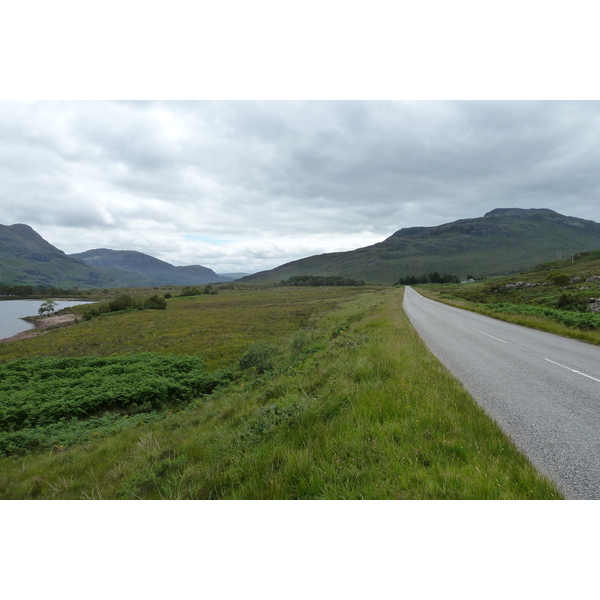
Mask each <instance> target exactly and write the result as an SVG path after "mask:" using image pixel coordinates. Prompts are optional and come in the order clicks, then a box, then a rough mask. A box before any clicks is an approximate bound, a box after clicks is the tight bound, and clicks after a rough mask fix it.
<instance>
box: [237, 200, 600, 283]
mask: <svg viewBox="0 0 600 600" xmlns="http://www.w3.org/2000/svg"><path fill="white" fill-rule="evenodd" d="M598 248H600V224H599V223H596V222H595V221H589V220H584V219H579V218H577V217H567V216H565V215H561V214H560V213H557V212H555V211H553V210H550V209H546V208H542V209H537V208H529V209H523V208H496V209H494V210H492V211H489V212H488V213H486V214H485V215H484V216H483V217H475V218H470V219H459V220H457V221H453V222H451V223H444V224H442V225H436V226H432V227H408V228H404V229H399V230H398V231H396V232H395V233H393V234H392V235H391V236H389V237H388V238H386V239H384V240H383V241H381V242H377V243H375V244H373V245H371V246H366V247H364V248H358V249H356V250H350V251H348V252H335V253H328V254H320V255H316V256H312V257H308V258H304V259H299V260H296V261H292V262H289V263H286V264H284V265H280V266H278V267H276V268H275V269H271V270H269V271H261V272H259V273H256V274H254V275H250V276H248V277H244V278H243V279H241V280H240V281H242V282H244V281H254V282H258V281H280V280H282V279H287V278H289V277H294V276H297V275H323V276H331V275H339V276H342V277H351V278H354V279H362V280H364V281H365V282H367V283H395V282H396V281H398V279H399V278H400V277H404V276H407V275H414V276H419V275H422V274H423V273H427V272H431V271H438V272H440V273H449V274H454V275H458V276H459V277H461V278H464V277H466V276H467V275H474V276H491V275H504V274H506V273H508V272H511V271H513V272H514V271H515V270H523V269H525V268H527V267H529V266H533V265H534V264H537V263H540V262H545V261H549V260H552V259H553V258H555V257H556V254H557V253H558V252H564V253H565V255H570V254H574V253H576V252H582V251H587V250H596V249H598Z"/></svg>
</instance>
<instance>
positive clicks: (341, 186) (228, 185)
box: [0, 101, 600, 270]
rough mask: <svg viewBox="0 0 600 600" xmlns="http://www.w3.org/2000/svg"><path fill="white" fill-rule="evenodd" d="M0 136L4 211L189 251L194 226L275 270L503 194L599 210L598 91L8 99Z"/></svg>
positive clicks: (507, 201)
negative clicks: (592, 97) (490, 98)
mask: <svg viewBox="0 0 600 600" xmlns="http://www.w3.org/2000/svg"><path fill="white" fill-rule="evenodd" d="M0 140H1V141H0V199H1V200H2V202H1V203H0V217H1V222H3V223H6V224H10V223H12V222H16V221H21V222H28V223H29V224H31V225H32V226H34V227H35V226H36V224H39V225H42V226H46V227H48V231H52V232H54V231H60V228H61V227H62V228H64V229H63V231H67V230H69V231H71V232H73V233H74V232H76V231H78V232H79V233H78V234H77V235H72V236H70V238H71V239H73V240H76V239H77V240H81V243H82V244H86V245H85V247H80V248H73V249H72V251H73V252H74V251H81V250H85V249H87V248H88V247H92V246H106V245H108V244H107V243H105V241H104V240H110V241H111V243H112V242H113V241H114V242H115V243H117V242H119V241H120V243H121V244H126V243H137V244H140V245H142V246H144V244H147V242H146V240H147V239H148V238H150V237H152V236H155V238H156V239H158V238H159V237H160V238H161V239H163V238H164V243H162V242H161V244H159V246H160V248H161V250H160V252H162V253H163V255H164V256H166V255H167V254H168V256H169V257H170V258H171V261H172V260H173V256H174V254H173V252H174V251H173V248H176V249H177V250H176V252H177V253H178V255H179V256H185V257H186V260H188V258H189V257H190V253H192V252H194V248H195V249H198V248H199V247H200V246H198V245H194V244H192V243H191V242H189V240H188V241H182V240H183V239H184V238H183V236H184V234H186V233H192V234H199V235H205V236H212V237H217V238H221V239H227V240H231V241H232V243H234V244H237V243H238V241H239V243H241V241H240V240H243V243H244V244H246V242H247V241H248V240H249V241H248V243H247V244H246V245H244V246H243V248H244V250H243V251H242V250H241V248H242V246H235V248H239V249H240V251H239V253H238V254H236V256H235V257H234V256H233V254H230V255H229V256H228V257H227V260H232V261H241V262H243V260H244V253H245V254H246V256H247V257H250V256H252V257H253V258H252V260H255V261H269V260H271V261H272V263H273V264H271V265H270V266H276V265H277V264H281V263H282V262H285V261H286V260H292V259H294V258H301V256H298V255H295V254H294V253H295V252H308V253H309V254H310V248H314V249H315V251H317V250H322V251H325V250H328V251H329V250H333V249H335V247H341V246H342V245H344V240H347V239H352V236H359V237H357V239H359V238H360V240H361V241H364V240H366V239H368V236H369V235H372V236H374V237H373V241H377V236H379V239H383V238H384V237H387V236H388V235H389V234H391V233H393V232H394V231H396V230H397V229H400V228H401V227H407V226H413V225H435V224H439V223H442V222H447V221H451V220H455V219H459V218H465V217H472V216H478V215H481V214H483V213H484V212H487V211H488V210H491V209H493V208H496V207H500V206H522V207H524V208H527V207H547V208H552V209H554V210H557V211H559V212H563V213H565V214H573V215H574V216H580V217H582V218H590V219H594V220H596V219H597V218H598V217H597V206H598V193H599V191H600V175H599V174H598V168H597V165H598V164H599V159H600V103H598V102H439V101H436V102H387V101H385V102H383V101H382V102H353V101H341V102H214V101H211V102H72V103H69V102H67V103H62V102H41V103H18V102H17V103H14V102H13V103H0ZM109 233H110V237H109ZM315 236H316V237H315ZM319 236H322V237H319ZM360 236H363V237H360ZM364 236H367V237H364ZM61 237H65V235H64V234H63V235H62V236H61ZM66 237H69V236H66ZM283 237H285V238H287V242H286V244H284V243H283V242H282V243H279V242H277V243H275V242H273V243H272V244H271V245H270V246H268V247H267V246H261V245H260V244H262V243H263V242H264V241H265V240H267V241H268V240H276V239H282V238H283ZM325 238H328V239H329V240H335V244H336V246H335V247H332V246H330V245H328V243H327V244H325V243H324V242H322V241H319V240H322V239H325ZM369 239H370V238H369ZM252 240H254V242H252ZM291 240H297V241H298V243H296V244H295V245H294V244H292V243H291ZM301 240H309V241H307V242H306V243H300V241H301ZM259 242H260V244H259ZM78 243H79V242H78ZM252 243H255V244H257V245H256V246H255V247H256V248H258V250H257V252H258V254H256V255H255V254H254V253H253V251H252V247H253V246H252ZM311 244H312V245H311ZM144 247H146V246H144ZM233 247H234V246H232V248H233ZM324 249H325V250H324ZM205 250H206V252H208V254H207V258H211V259H213V258H214V257H216V256H219V253H221V254H220V255H222V256H223V257H225V256H226V253H227V252H228V251H229V250H226V249H224V248H222V247H220V248H212V249H205ZM209 251H210V252H209ZM261 253H262V254H261ZM278 253H279V255H278ZM278 256H279V258H277V257H278ZM159 258H160V256H159ZM248 260H250V258H248ZM228 264H229V263H228ZM236 264H238V267H237V268H238V269H241V270H244V266H243V264H239V263H236ZM254 264H258V262H255V263H254ZM261 265H262V268H269V266H264V265H265V263H264V262H263V263H261ZM207 266H211V265H210V264H208V265H207ZM236 270H237V269H236Z"/></svg>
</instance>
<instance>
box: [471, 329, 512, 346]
mask: <svg viewBox="0 0 600 600" xmlns="http://www.w3.org/2000/svg"><path fill="white" fill-rule="evenodd" d="M471 329H472V330H473V331H477V333H483V335H487V336H488V337H491V338H492V339H493V340H497V341H499V342H502V343H503V344H508V342H505V341H504V340H501V339H500V338H497V337H494V336H493V335H490V334H489V333H486V332H485V331H480V330H479V329H475V327H471Z"/></svg>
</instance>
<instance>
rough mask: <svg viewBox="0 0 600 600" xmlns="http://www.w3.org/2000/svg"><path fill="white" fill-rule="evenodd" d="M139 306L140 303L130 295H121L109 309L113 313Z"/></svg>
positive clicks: (109, 304)
mask: <svg viewBox="0 0 600 600" xmlns="http://www.w3.org/2000/svg"><path fill="white" fill-rule="evenodd" d="M137 304H138V303H137V302H136V301H135V300H134V299H133V298H132V297H131V296H130V295H129V294H120V295H119V296H117V297H116V298H115V299H114V300H111V301H110V302H109V303H108V309H109V310H110V311H111V312H116V311H118V310H127V309H129V308H135V307H136V305H137Z"/></svg>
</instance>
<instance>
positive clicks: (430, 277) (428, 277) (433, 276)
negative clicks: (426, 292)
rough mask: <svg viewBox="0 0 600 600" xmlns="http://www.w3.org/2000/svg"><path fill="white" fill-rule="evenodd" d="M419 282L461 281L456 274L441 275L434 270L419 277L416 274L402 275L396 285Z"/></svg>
mask: <svg viewBox="0 0 600 600" xmlns="http://www.w3.org/2000/svg"><path fill="white" fill-rule="evenodd" d="M417 283H460V278H459V277H457V276H456V275H449V274H445V275H440V274H439V273H438V272H437V271H432V272H431V273H425V274H423V275H421V276H419V277H415V276H414V275H407V276H406V277H400V279H399V280H398V283H397V284H396V285H416V284H417Z"/></svg>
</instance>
